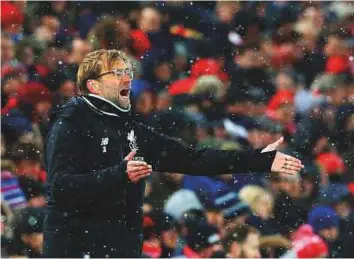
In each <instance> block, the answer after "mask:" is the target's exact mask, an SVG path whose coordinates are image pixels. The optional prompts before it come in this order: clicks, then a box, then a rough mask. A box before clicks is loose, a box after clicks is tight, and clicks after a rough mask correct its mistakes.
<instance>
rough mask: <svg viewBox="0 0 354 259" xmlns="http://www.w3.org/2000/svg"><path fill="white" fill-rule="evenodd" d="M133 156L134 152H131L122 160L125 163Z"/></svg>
mask: <svg viewBox="0 0 354 259" xmlns="http://www.w3.org/2000/svg"><path fill="white" fill-rule="evenodd" d="M135 155H136V151H135V150H133V151H131V152H130V153H129V154H128V155H127V156H126V157H125V158H124V160H125V161H131V160H133V158H134V156H135Z"/></svg>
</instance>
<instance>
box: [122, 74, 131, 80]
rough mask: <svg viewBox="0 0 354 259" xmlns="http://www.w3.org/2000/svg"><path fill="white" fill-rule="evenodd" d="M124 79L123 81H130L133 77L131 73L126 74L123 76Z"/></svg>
mask: <svg viewBox="0 0 354 259" xmlns="http://www.w3.org/2000/svg"><path fill="white" fill-rule="evenodd" d="M122 81H123V82H130V81H132V78H130V76H129V75H127V74H125V75H123V76H122Z"/></svg>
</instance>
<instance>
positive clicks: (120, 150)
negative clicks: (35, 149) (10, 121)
mask: <svg viewBox="0 0 354 259" xmlns="http://www.w3.org/2000/svg"><path fill="white" fill-rule="evenodd" d="M132 79H133V72H132V67H131V64H130V63H129V61H128V59H127V57H126V55H125V54H124V53H123V52H121V51H118V50H98V51H94V52H91V53H89V54H88V55H87V56H86V57H85V59H84V60H83V62H82V64H81V65H80V67H79V70H78V74H77V84H78V87H79V90H80V95H79V96H76V97H73V98H72V99H70V100H69V101H68V103H67V104H66V105H64V106H63V107H62V109H61V110H60V111H59V112H57V113H56V116H55V118H54V120H55V121H54V123H53V125H52V127H51V129H50V131H49V132H48V135H47V138H46V148H45V161H46V167H47V172H48V177H47V186H48V206H47V215H46V219H45V224H44V257H83V256H90V257H121V258H122V257H140V256H141V246H142V203H143V197H144V189H145V179H144V178H146V177H147V176H149V175H150V173H151V172H152V170H155V171H160V172H178V173H182V174H183V173H184V174H187V173H188V174H193V175H217V174H223V173H229V172H260V171H261V172H262V171H263V172H265V171H273V172H280V173H286V174H296V173H297V172H298V171H300V170H301V168H302V167H303V166H302V164H301V162H300V161H299V160H298V159H296V158H294V157H291V156H288V155H285V154H282V153H280V152H277V151H276V150H275V148H276V147H277V146H278V145H279V144H280V142H281V141H282V139H280V140H279V141H277V142H275V143H273V144H271V145H269V146H267V147H266V148H265V149H263V151H262V150H254V151H252V152H249V151H247V152H239V151H221V150H211V149H204V150H194V149H192V148H191V147H189V146H186V145H184V144H181V143H180V142H178V141H176V140H173V139H172V138H169V137H167V136H165V135H162V134H160V133H158V132H156V131H155V130H154V129H152V128H150V127H148V126H146V125H144V124H141V123H138V122H136V121H134V120H133V118H132V116H131V114H130V108H131V104H130V86H131V81H132Z"/></svg>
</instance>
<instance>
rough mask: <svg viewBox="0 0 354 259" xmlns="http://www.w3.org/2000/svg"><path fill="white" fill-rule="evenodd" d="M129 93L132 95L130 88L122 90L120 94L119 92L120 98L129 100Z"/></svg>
mask: <svg viewBox="0 0 354 259" xmlns="http://www.w3.org/2000/svg"><path fill="white" fill-rule="evenodd" d="M129 93H130V89H129V88H124V89H122V90H120V92H119V94H120V96H122V97H124V98H129Z"/></svg>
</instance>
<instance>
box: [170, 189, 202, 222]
mask: <svg viewBox="0 0 354 259" xmlns="http://www.w3.org/2000/svg"><path fill="white" fill-rule="evenodd" d="M192 209H197V210H202V209H203V205H202V204H201V203H200V201H199V199H198V197H197V195H196V194H195V193H194V192H192V191H190V190H184V189H182V190H179V191H177V192H175V193H173V194H172V196H171V197H170V198H169V199H168V200H167V202H166V203H165V207H164V212H165V213H166V214H168V215H171V216H172V217H173V218H174V219H175V220H179V219H180V218H181V216H182V215H183V213H185V212H186V211H188V210H192Z"/></svg>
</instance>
